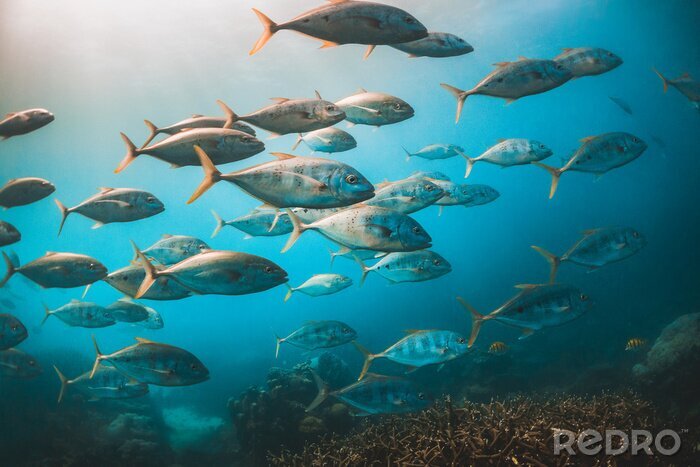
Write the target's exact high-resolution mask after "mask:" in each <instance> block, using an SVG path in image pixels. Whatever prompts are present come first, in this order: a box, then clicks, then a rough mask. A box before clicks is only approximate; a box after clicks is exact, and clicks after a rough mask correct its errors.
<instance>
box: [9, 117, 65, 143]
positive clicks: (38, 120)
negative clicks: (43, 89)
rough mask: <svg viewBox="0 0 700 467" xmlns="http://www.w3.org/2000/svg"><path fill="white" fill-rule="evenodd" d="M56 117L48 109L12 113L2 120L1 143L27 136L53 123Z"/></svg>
mask: <svg viewBox="0 0 700 467" xmlns="http://www.w3.org/2000/svg"><path fill="white" fill-rule="evenodd" d="M53 120H54V115H53V114H52V113H51V112H49V111H48V110H46V109H29V110H21V111H19V112H10V113H8V114H6V115H5V118H3V119H2V120H0V138H2V139H0V141H4V140H6V139H9V138H12V137H13V136H19V135H25V134H27V133H30V132H32V131H34V130H38V129H39V128H41V127H43V126H46V125H48V124H49V123H51V122H53Z"/></svg>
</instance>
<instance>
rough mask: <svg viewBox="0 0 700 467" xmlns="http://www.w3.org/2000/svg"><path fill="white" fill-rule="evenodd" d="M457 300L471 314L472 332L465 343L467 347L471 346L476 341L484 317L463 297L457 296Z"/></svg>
mask: <svg viewBox="0 0 700 467" xmlns="http://www.w3.org/2000/svg"><path fill="white" fill-rule="evenodd" d="M457 301H458V302H459V303H460V304H461V305H462V306H463V307H464V308H466V309H467V310H469V313H471V316H472V333H471V335H470V336H469V343H468V344H467V345H468V347H471V346H472V345H474V341H476V338H477V336H478V335H479V330H480V329H481V324H482V323H483V322H484V320H485V319H486V317H485V316H484V315H482V314H481V313H479V312H478V311H476V309H475V308H474V307H473V306H471V305H470V304H469V303H467V301H466V300H465V299H463V298H462V297H457Z"/></svg>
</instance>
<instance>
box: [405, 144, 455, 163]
mask: <svg viewBox="0 0 700 467" xmlns="http://www.w3.org/2000/svg"><path fill="white" fill-rule="evenodd" d="M403 150H404V152H405V153H406V160H409V159H410V158H411V157H420V158H422V159H428V160H431V161H434V160H438V159H449V158H450V157H455V156H459V155H460V154H464V149H462V148H461V147H460V146H457V145H454V144H430V145H428V146H426V147H424V148H422V149H420V150H419V151H417V152H410V151H408V149H406V148H403Z"/></svg>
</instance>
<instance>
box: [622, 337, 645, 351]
mask: <svg viewBox="0 0 700 467" xmlns="http://www.w3.org/2000/svg"><path fill="white" fill-rule="evenodd" d="M645 345H647V341H646V339H640V338H638V337H633V338H632V339H630V340H628V341H627V345H626V346H625V350H639V349H640V348H641V347H644V346H645Z"/></svg>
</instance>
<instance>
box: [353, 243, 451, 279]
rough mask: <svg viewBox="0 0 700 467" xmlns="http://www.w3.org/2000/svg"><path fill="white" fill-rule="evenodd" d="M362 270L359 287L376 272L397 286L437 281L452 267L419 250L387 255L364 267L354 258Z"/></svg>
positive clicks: (432, 253)
mask: <svg viewBox="0 0 700 467" xmlns="http://www.w3.org/2000/svg"><path fill="white" fill-rule="evenodd" d="M355 259H356V261H357V263H358V264H359V265H360V267H361V268H362V279H361V280H360V285H362V284H364V282H365V279H366V278H367V274H369V273H370V272H376V273H378V274H379V275H380V276H382V277H384V278H385V279H387V280H389V281H391V282H393V283H395V284H398V283H401V282H422V281H429V280H432V279H437V278H438V277H442V276H444V275H445V274H447V273H449V272H451V271H452V265H450V263H449V262H448V261H447V260H446V259H445V258H443V257H442V256H440V255H439V254H437V253H435V252H434V251H429V250H420V251H409V252H398V253H388V254H387V255H386V256H384V257H383V258H381V259H380V260H379V261H378V262H377V263H375V264H374V265H373V266H369V267H368V266H365V264H364V263H363V261H362V260H361V259H360V258H359V257H357V256H356V257H355Z"/></svg>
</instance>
